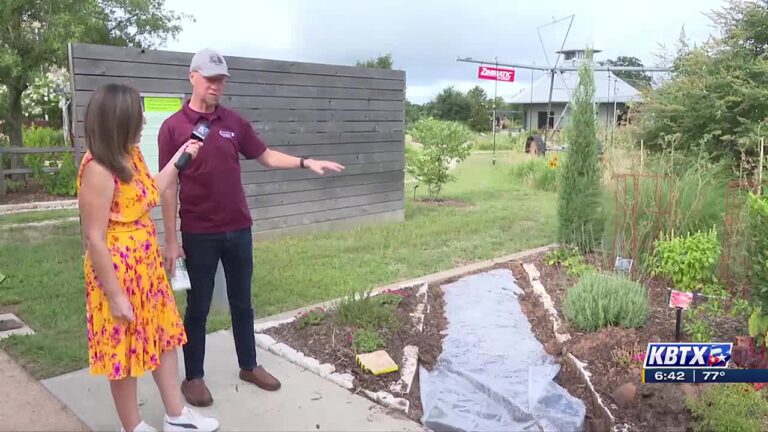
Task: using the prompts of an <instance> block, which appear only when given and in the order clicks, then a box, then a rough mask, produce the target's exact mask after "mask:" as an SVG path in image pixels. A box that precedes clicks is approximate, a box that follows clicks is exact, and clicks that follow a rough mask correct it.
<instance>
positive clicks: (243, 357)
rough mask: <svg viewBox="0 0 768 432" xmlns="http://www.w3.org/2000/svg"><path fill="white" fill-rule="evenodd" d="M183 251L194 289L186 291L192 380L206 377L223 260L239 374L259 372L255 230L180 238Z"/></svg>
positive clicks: (187, 354)
mask: <svg viewBox="0 0 768 432" xmlns="http://www.w3.org/2000/svg"><path fill="white" fill-rule="evenodd" d="M181 237H182V247H183V248H184V254H185V255H186V266H187V271H188V272H189V279H190V282H191V286H192V288H191V289H190V290H188V291H187V311H186V313H185V314H184V326H185V327H186V331H187V344H186V345H184V366H185V369H186V376H187V379H188V380H192V379H196V378H202V377H203V376H204V375H205V372H204V370H203V363H204V360H205V334H206V332H205V327H206V322H207V320H208V311H209V310H210V308H211V301H212V299H213V286H214V278H215V276H216V270H217V268H218V265H219V260H221V264H222V266H223V267H224V275H225V277H226V281H227V298H228V300H229V310H230V314H231V317H232V333H233V334H234V338H235V350H236V351H237V360H238V363H239V365H240V368H241V369H243V370H251V369H253V368H255V367H256V341H255V340H254V333H253V306H252V303H251V301H252V300H251V277H252V275H253V239H252V238H251V229H250V228H247V229H244V230H240V231H230V232H225V233H216V234H192V233H184V232H182V233H181Z"/></svg>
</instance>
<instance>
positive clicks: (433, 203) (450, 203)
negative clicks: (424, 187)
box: [415, 198, 472, 208]
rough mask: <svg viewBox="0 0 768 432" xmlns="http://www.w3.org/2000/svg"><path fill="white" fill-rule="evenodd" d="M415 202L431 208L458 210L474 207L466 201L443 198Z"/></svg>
mask: <svg viewBox="0 0 768 432" xmlns="http://www.w3.org/2000/svg"><path fill="white" fill-rule="evenodd" d="M415 202H416V203H418V204H421V205H425V206H430V207H457V208H465V207H472V204H471V203H468V202H466V201H459V200H451V199H442V198H422V199H417V200H416V201H415Z"/></svg>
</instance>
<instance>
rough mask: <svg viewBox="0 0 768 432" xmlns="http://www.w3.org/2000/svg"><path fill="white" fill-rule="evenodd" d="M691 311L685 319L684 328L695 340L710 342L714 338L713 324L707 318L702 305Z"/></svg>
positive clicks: (692, 339)
mask: <svg viewBox="0 0 768 432" xmlns="http://www.w3.org/2000/svg"><path fill="white" fill-rule="evenodd" d="M690 311H691V313H690V315H689V316H688V317H687V319H686V320H685V324H684V325H683V326H684V330H685V332H686V333H687V334H688V335H689V336H690V338H691V341H693V342H709V341H711V340H712V326H711V325H710V324H709V321H708V320H707V318H706V315H705V313H704V309H703V308H701V307H698V308H694V309H691V310H690Z"/></svg>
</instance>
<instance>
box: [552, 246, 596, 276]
mask: <svg viewBox="0 0 768 432" xmlns="http://www.w3.org/2000/svg"><path fill="white" fill-rule="evenodd" d="M546 262H547V265H561V266H563V267H565V268H566V269H568V274H569V275H571V276H574V277H581V276H584V275H585V274H587V273H590V272H593V271H596V270H597V269H595V267H594V266H592V265H590V264H588V263H587V262H586V261H585V260H584V257H583V256H582V255H580V254H579V251H578V250H576V249H574V248H559V249H556V250H554V251H552V252H550V253H549V254H547V256H546Z"/></svg>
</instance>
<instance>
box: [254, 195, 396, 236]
mask: <svg viewBox="0 0 768 432" xmlns="http://www.w3.org/2000/svg"><path fill="white" fill-rule="evenodd" d="M402 208H403V202H402V200H398V201H391V202H384V203H373V204H366V205H361V206H356V207H347V208H341V209H334V210H326V211H322V212H316V213H306V214H300V215H293V216H286V217H277V218H272V219H259V218H254V229H255V230H257V231H268V230H274V229H282V228H287V227H291V226H297V225H306V224H312V223H318V222H326V221H332V220H339V219H347V218H352V217H357V216H364V215H369V214H376V213H384V212H389V211H394V210H400V209H402Z"/></svg>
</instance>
